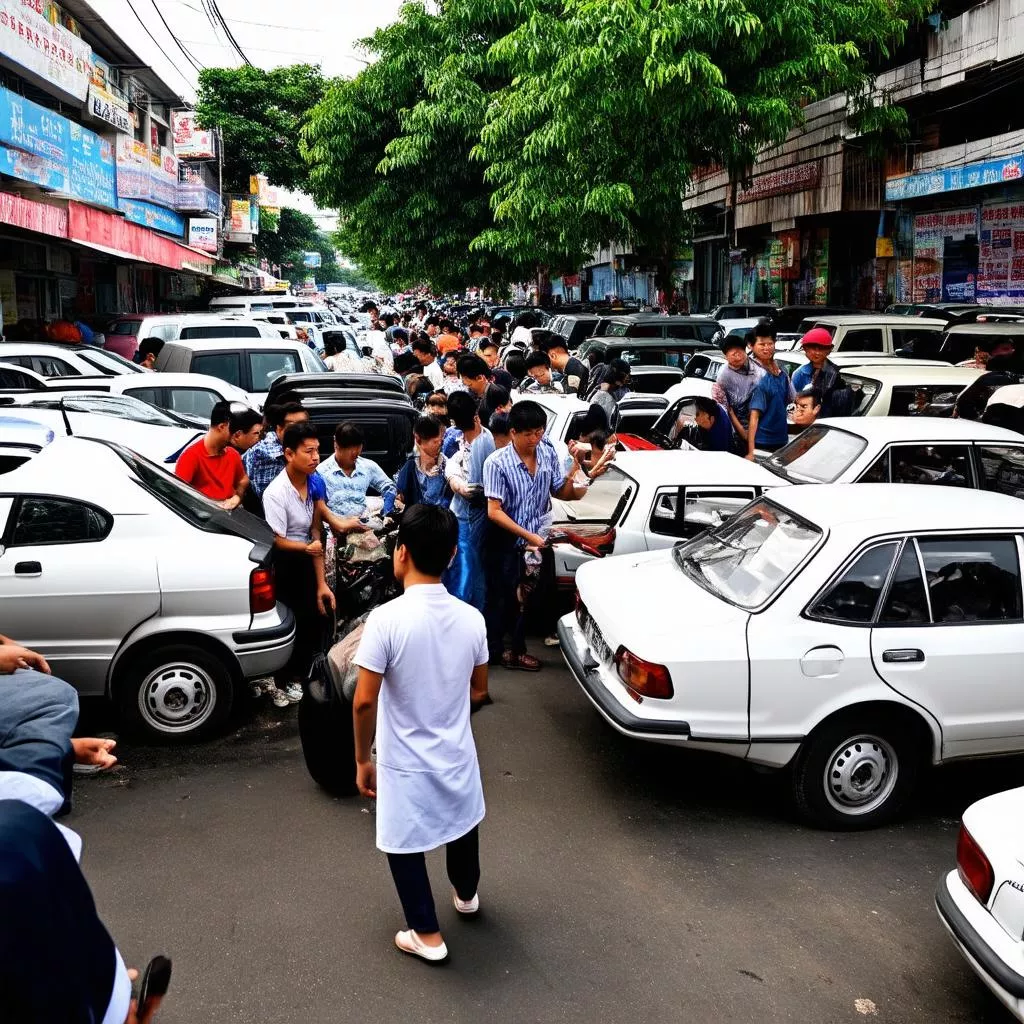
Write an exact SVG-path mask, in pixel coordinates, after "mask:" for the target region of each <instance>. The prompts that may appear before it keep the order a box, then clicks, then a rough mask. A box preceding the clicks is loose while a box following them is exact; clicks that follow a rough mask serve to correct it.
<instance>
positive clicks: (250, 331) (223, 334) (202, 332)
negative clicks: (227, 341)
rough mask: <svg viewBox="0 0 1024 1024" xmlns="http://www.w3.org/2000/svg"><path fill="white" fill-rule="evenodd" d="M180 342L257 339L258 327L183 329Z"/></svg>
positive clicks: (222, 325)
mask: <svg viewBox="0 0 1024 1024" xmlns="http://www.w3.org/2000/svg"><path fill="white" fill-rule="evenodd" d="M180 337H181V340H182V341H201V340H202V339H204V338H259V337H262V335H261V333H260V329H259V327H256V326H255V325H252V326H250V325H247V324H211V325H210V326H208V327H183V328H182V329H181V335H180Z"/></svg>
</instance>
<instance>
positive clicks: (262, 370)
mask: <svg viewBox="0 0 1024 1024" xmlns="http://www.w3.org/2000/svg"><path fill="white" fill-rule="evenodd" d="M247 355H248V358H249V370H250V373H251V374H252V388H253V391H268V390H269V389H270V385H271V384H273V383H274V381H275V380H277V378H278V377H280V376H281V375H282V374H285V373H299V372H300V371H301V369H302V366H301V364H300V362H299V354H298V352H249V353H247Z"/></svg>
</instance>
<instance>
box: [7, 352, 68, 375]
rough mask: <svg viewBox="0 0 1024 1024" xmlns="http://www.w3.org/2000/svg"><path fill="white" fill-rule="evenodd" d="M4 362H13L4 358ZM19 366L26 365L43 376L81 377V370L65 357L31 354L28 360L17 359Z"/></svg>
mask: <svg viewBox="0 0 1024 1024" xmlns="http://www.w3.org/2000/svg"><path fill="white" fill-rule="evenodd" d="M4 362H5V363H6V362H14V360H9V359H5V360H4ZM18 363H19V365H20V366H26V365H27V366H28V368H29V369H31V370H35V371H36V373H39V374H42V375H43V376H44V377H81V376H82V371H81V370H79V369H78V368H77V367H74V366H72V365H71V364H70V363H69V362H68V361H67V360H66V359H56V358H54V357H53V356H31V357H30V359H29V362H28V363H27V364H26V363H23V362H21V361H20V360H18Z"/></svg>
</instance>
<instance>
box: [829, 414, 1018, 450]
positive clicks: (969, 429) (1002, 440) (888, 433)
mask: <svg viewBox="0 0 1024 1024" xmlns="http://www.w3.org/2000/svg"><path fill="white" fill-rule="evenodd" d="M819 424H820V425H821V426H826V427H833V428H834V429H837V430H845V431H846V432H847V433H850V434H857V435H858V436H859V437H863V438H864V439H865V440H868V441H883V442H886V441H896V442H900V441H961V442H964V443H967V442H969V441H982V442H992V443H999V444H1006V443H1007V442H1010V443H1013V444H1021V443H1024V436H1022V435H1020V434H1018V433H1016V432H1015V431H1013V430H1007V429H1005V428H1004V427H996V426H993V425H992V424H990V423H977V422H976V421H974V420H962V419H954V418H952V417H946V416H840V417H829V418H825V419H819V420H817V421H816V423H815V426H818V425H819Z"/></svg>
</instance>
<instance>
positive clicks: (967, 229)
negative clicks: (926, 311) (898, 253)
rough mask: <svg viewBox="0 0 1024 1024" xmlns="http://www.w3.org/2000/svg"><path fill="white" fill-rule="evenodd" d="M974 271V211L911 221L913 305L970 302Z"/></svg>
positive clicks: (925, 215)
mask: <svg viewBox="0 0 1024 1024" xmlns="http://www.w3.org/2000/svg"><path fill="white" fill-rule="evenodd" d="M977 267H978V208H977V207H976V206H971V207H968V208H966V209H959V210H940V211H937V212H935V213H919V214H918V215H917V216H916V217H915V218H914V290H913V301H914V302H943V301H945V302H973V301H974V298H975V280H976V277H977Z"/></svg>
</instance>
